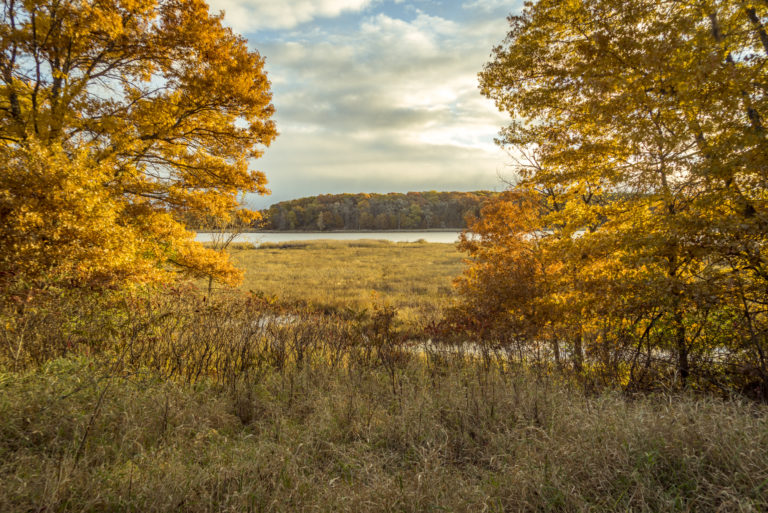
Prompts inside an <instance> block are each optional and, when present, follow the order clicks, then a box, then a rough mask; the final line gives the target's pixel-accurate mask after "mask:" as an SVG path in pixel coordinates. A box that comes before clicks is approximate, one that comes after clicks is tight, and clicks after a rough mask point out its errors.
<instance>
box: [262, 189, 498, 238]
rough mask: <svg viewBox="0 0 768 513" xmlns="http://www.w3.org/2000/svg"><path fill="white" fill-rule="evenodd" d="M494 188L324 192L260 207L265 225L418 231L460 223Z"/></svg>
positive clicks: (475, 212) (461, 225)
mask: <svg viewBox="0 0 768 513" xmlns="http://www.w3.org/2000/svg"><path fill="white" fill-rule="evenodd" d="M496 194H497V193H494V192H490V191H475V192H436V191H429V192H409V193H407V194H401V193H394V192H393V193H389V194H364V193H363V194H326V195H321V196H311V197H308V198H300V199H295V200H290V201H281V202H280V203H275V204H274V205H272V206H271V207H269V209H267V210H263V211H262V214H263V215H264V223H263V225H262V228H263V229H265V230H423V229H431V228H455V229H463V228H466V226H467V224H466V218H467V216H470V215H471V216H477V215H479V213H480V207H481V206H482V204H483V202H484V201H485V200H486V199H488V198H489V197H492V196H495V195H496Z"/></svg>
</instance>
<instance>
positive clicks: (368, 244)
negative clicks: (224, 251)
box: [231, 240, 462, 323]
mask: <svg viewBox="0 0 768 513" xmlns="http://www.w3.org/2000/svg"><path fill="white" fill-rule="evenodd" d="M231 253H232V258H233V261H234V262H235V263H236V264H237V265H238V267H240V268H242V269H243V270H244V271H245V280H244V282H243V284H242V286H241V287H240V289H241V290H244V291H248V290H252V291H257V292H262V293H264V294H265V295H268V296H278V297H280V298H283V299H286V300H300V301H305V302H307V303H309V304H312V305H315V306H319V307H322V308H325V309H334V310H344V309H347V308H353V309H357V310H362V309H371V308H373V307H374V306H375V305H377V304H387V305H390V306H393V307H395V308H397V309H398V311H399V316H400V318H401V319H402V320H404V321H407V322H411V323H415V322H416V321H417V320H418V319H419V318H420V317H422V316H424V315H425V314H431V315H436V313H437V312H439V311H440V310H441V309H442V308H443V307H444V306H445V305H446V304H447V303H449V302H450V300H451V297H452V295H453V286H452V282H453V279H454V278H455V277H456V276H458V275H459V273H460V272H461V269H462V256H461V254H460V253H459V252H458V250H457V249H456V247H455V246H454V245H452V244H429V243H420V242H415V243H391V242H387V241H376V240H360V241H324V240H318V241H295V242H284V243H273V244H262V245H261V246H259V248H258V249H255V250H248V249H239V250H238V249H235V250H233V251H232V252H231Z"/></svg>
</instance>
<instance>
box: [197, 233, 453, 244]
mask: <svg viewBox="0 0 768 513" xmlns="http://www.w3.org/2000/svg"><path fill="white" fill-rule="evenodd" d="M460 233H461V231H459V230H456V231H429V232H418V231H417V232H404V231H393V232H383V231H382V232H251V233H241V234H240V235H238V236H237V238H236V239H235V242H252V243H253V244H256V245H257V246H258V245H259V244H261V243H263V242H288V241H294V240H318V239H323V240H359V239H373V240H388V241H390V242H416V241H417V240H419V239H424V240H425V241H427V242H441V243H445V244H452V243H454V242H456V241H457V240H458V239H459V234H460ZM215 235H220V234H215V233H207V232H198V234H197V237H196V238H195V240H197V241H198V242H210V241H211V240H212V239H213V237H214V236H215Z"/></svg>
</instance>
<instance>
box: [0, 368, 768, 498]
mask: <svg viewBox="0 0 768 513" xmlns="http://www.w3.org/2000/svg"><path fill="white" fill-rule="evenodd" d="M101 369H102V367H100V366H99V365H98V364H97V363H96V362H95V361H94V360H92V359H80V358H75V359H71V358H70V359H66V360H56V361H54V362H51V363H49V364H47V365H46V366H44V367H42V368H39V369H37V370H34V371H31V372H28V373H22V374H9V373H6V374H2V375H0V418H1V419H3V420H2V423H0V511H4V512H16V511H142V512H153V511H195V512H196V511H200V512H212V511H349V512H367V511H413V512H422V511H467V512H477V511H755V512H758V511H765V510H766V508H768V458H767V457H766V454H768V412H767V411H766V409H765V408H763V407H757V406H754V405H751V404H744V403H740V402H737V401H726V402H724V401H719V400H711V399H702V398H693V397H672V398H670V397H647V398H640V399H636V400H627V399H626V398H624V397H622V396H619V395H613V394H605V395H600V396H592V397H587V396H584V395H583V394H580V393H578V392H575V391H573V390H571V389H569V387H568V386H563V383H558V382H556V381H549V380H548V379H546V378H545V377H539V378H538V379H537V378H536V377H535V376H529V375H525V374H521V373H514V372H509V371H508V370H507V371H504V372H501V370H500V369H499V368H498V367H490V368H489V367H487V366H482V365H475V364H473V363H471V362H469V361H467V360H466V359H465V358H459V357H455V356H454V357H451V356H447V355H443V356H442V357H439V356H438V355H431V356H427V357H426V360H425V359H423V358H417V357H414V358H412V359H410V360H409V361H407V362H404V363H403V364H402V365H401V366H399V367H398V373H397V379H398V388H397V391H396V393H393V391H392V388H391V386H390V380H389V377H388V374H387V372H385V371H384V369H383V368H382V367H378V366H373V367H370V368H363V367H356V368H354V371H350V369H347V368H343V367H335V368H332V367H329V366H325V365H318V364H312V365H304V366H302V367H300V368H299V367H296V366H290V367H288V368H284V369H282V370H277V369H275V370H273V371H271V372H269V373H267V374H265V375H263V376H262V378H261V380H260V382H259V383H258V385H255V386H253V387H252V388H250V389H249V390H247V391H245V390H240V391H239V392H238V393H233V392H232V391H231V390H227V389H221V388H218V387H216V386H212V385H207V384H205V383H204V382H201V383H198V384H197V385H195V386H192V385H182V384H177V383H174V382H172V381H167V380H160V379H157V378H156V377H155V376H154V375H153V374H152V373H141V372H134V373H130V374H126V375H124V376H121V377H116V376H114V375H112V374H106V375H105V374H103V373H102V370H101Z"/></svg>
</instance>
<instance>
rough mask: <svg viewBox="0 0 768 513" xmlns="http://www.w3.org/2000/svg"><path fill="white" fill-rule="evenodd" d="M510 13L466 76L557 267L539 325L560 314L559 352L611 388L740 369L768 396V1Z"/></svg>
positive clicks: (604, 1) (595, 3)
mask: <svg viewBox="0 0 768 513" xmlns="http://www.w3.org/2000/svg"><path fill="white" fill-rule="evenodd" d="M509 21H510V25H511V31H510V32H509V34H508V36H507V38H506V40H505V41H504V42H503V44H501V45H500V46H498V47H497V48H495V49H494V54H493V60H492V61H491V62H490V63H488V64H487V65H486V67H485V69H484V70H483V72H482V73H481V74H480V82H481V89H482V92H483V93H484V94H485V95H486V96H488V97H490V98H492V99H493V100H494V101H495V102H496V104H497V106H498V107H499V109H501V110H502V111H505V112H508V113H509V114H510V117H511V119H512V120H513V121H512V122H511V124H510V125H509V126H507V127H506V128H504V129H503V130H502V132H501V136H500V138H499V143H500V144H501V145H503V146H504V147H506V148H507V149H508V150H509V153H510V155H512V156H513V157H514V158H515V159H516V162H515V168H516V171H517V173H518V175H519V178H520V181H519V184H518V187H519V188H521V189H525V190H529V191H530V190H533V191H537V193H538V195H539V196H540V204H541V209H542V222H541V226H542V230H543V231H542V232H541V233H545V234H546V237H545V238H544V240H543V241H542V242H541V248H542V251H543V252H544V254H545V255H548V258H549V259H550V260H554V259H555V258H556V259H559V261H560V262H561V264H562V266H561V272H560V273H559V275H558V277H557V278H556V279H554V280H553V283H559V285H558V286H556V287H554V288H553V289H552V290H551V291H550V292H549V300H548V305H549V307H548V308H545V309H543V310H541V311H544V312H553V314H552V317H551V318H550V319H549V320H548V322H545V323H541V322H540V323H539V325H540V326H552V325H556V324H558V323H560V324H562V323H563V322H565V321H566V320H567V322H568V323H570V324H571V326H570V328H569V329H564V330H562V331H561V334H560V335H559V337H560V339H561V341H562V342H563V344H564V346H565V347H566V348H568V352H569V353H571V354H578V353H579V351H576V350H575V348H576V347H577V346H578V347H579V348H581V347H582V344H583V347H584V348H585V351H586V355H587V356H588V357H590V358H592V362H593V363H594V364H595V365H603V366H612V367H613V368H614V370H615V371H616V374H617V376H619V375H620V379H621V380H622V382H627V380H628V381H629V382H630V383H632V382H639V381H642V380H643V379H646V378H644V377H642V376H649V375H651V374H652V373H656V374H658V373H659V372H661V373H669V374H671V375H673V376H674V379H676V380H677V382H678V383H680V384H686V383H688V382H689V381H690V378H691V376H692V374H694V373H697V375H698V376H699V377H702V376H709V377H712V376H714V375H722V374H723V372H726V373H727V372H730V371H729V369H736V368H739V369H742V370H743V369H749V371H748V372H742V376H745V375H747V374H750V375H753V376H755V378H756V380H757V382H759V383H760V386H761V387H763V393H764V394H768V366H767V365H766V363H768V362H766V350H768V339H767V337H768V319H767V318H766V305H767V304H768V296H767V295H766V290H768V287H766V285H768V282H766V277H768V274H766V264H767V263H768V260H766V253H765V252H766V247H768V246H766V242H767V241H766V233H768V210H766V199H767V196H768V194H767V191H768V189H767V188H766V186H767V185H768V182H767V181H766V180H767V179H768V154H766V151H767V150H768V146H767V144H766V134H765V128H764V125H765V116H766V115H768V112H767V110H768V109H767V108H768V104H766V94H765V84H766V83H767V82H768V81H767V80H766V79H768V76H766V73H768V71H767V70H766V64H768V36H767V35H766V31H765V28H764V25H765V23H766V21H768V3H766V2H759V3H755V2H734V1H724V0H695V1H687V0H668V1H662V2H658V1H651V0H629V1H626V2H620V3H617V2H612V1H608V0H575V1H568V2H563V1H558V0H540V1H538V2H528V3H526V7H525V8H524V10H523V12H522V14H521V15H520V16H516V17H511V18H510V20H509ZM486 244H488V245H489V246H490V247H494V245H496V244H497V242H496V241H494V240H489V241H488V242H486ZM501 244H502V245H501V246H499V247H498V248H497V250H498V252H499V254H503V249H504V246H503V242H501ZM545 260H546V259H545ZM472 269H477V265H475V266H474V267H472V268H470V272H472V271H471V270H472ZM557 305H560V306H561V307H559V308H555V306H557ZM562 306H565V308H562ZM724 322H727V323H728V325H729V326H731V327H732V328H733V330H732V331H731V335H736V336H737V337H738V341H735V340H734V337H733V336H727V335H726V334H725V332H724V330H723V329H722V326H723V325H724V324H723V323H724ZM545 335H546V334H545V333H543V332H539V333H537V334H536V336H537V337H542V336H545ZM659 361H663V362H664V363H668V364H669V366H668V367H665V366H664V365H657V364H658V363H659ZM718 380H719V378H712V379H711V380H710V383H711V384H712V383H714V385H713V386H720V385H721V381H718Z"/></svg>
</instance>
